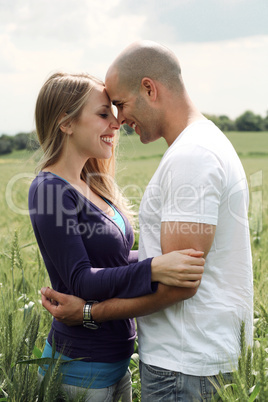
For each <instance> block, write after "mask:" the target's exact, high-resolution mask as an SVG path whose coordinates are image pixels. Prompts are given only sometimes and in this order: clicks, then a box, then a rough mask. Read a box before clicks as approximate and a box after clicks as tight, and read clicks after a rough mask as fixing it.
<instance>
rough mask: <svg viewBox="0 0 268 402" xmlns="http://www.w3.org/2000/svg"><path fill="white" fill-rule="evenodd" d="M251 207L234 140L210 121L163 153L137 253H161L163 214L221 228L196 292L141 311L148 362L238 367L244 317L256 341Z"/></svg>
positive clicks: (186, 369) (146, 199) (192, 371)
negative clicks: (147, 311)
mask: <svg viewBox="0 0 268 402" xmlns="http://www.w3.org/2000/svg"><path fill="white" fill-rule="evenodd" d="M247 211H248V187H247V181H246V177H245V173H244V169H243V167H242V164H241V162H240V160H239V158H238V156H237V154H236V152H235V150H234V148H233V146H232V145H231V143H230V142H229V140H228V139H227V138H226V137H225V135H224V134H223V133H222V132H221V131H220V130H219V129H218V128H217V127H216V126H215V125H214V124H213V123H212V122H211V121H208V120H200V121H197V122H195V123H193V124H191V125H189V126H188V127H187V128H186V129H185V130H184V131H183V132H182V133H181V134H180V135H179V136H178V138H177V139H176V140H175V141H174V142H173V144H172V145H171V146H170V147H169V148H168V150H167V151H166V153H165V154H164V156H163V158H162V160H161V162H160V165H159V167H158V169H157V171H156V172H155V174H154V176H153V178H152V179H151V181H150V183H149V185H148V187H147V188H146V191H145V193H144V196H143V199H142V202H141V205H140V212H139V220H140V244H139V259H140V260H143V259H145V258H147V257H153V256H157V255H160V254H162V251H161V244H160V228H161V222H172V221H179V222H198V223H207V224H211V225H216V234H215V238H214V241H213V244H212V247H211V249H210V251H209V253H208V255H207V258H206V263H205V272H204V275H203V278H202V281H201V284H200V286H199V289H198V291H197V293H196V295H195V296H194V297H192V298H191V299H188V300H185V301H182V302H179V303H177V304H175V305H173V306H171V307H168V308H166V309H164V310H161V311H159V312H157V313H154V314H151V315H149V316H145V317H140V318H138V319H137V322H138V336H139V354H140V359H141V360H142V361H143V362H144V363H147V364H150V365H154V366H158V367H162V368H165V369H168V370H174V371H178V372H182V373H184V374H189V375H198V376H208V375H215V374H218V373H219V371H221V372H223V373H224V372H230V371H231V370H232V369H233V368H234V367H236V363H237V358H238V355H239V353H240V327H241V323H242V321H244V322H245V326H246V337H247V342H248V344H251V342H252V319H253V280H252V262H251V249H250V236H249V228H248V216H247ZM205 227H206V226H205ZM196 229H197V225H196ZM182 230H183V225H182Z"/></svg>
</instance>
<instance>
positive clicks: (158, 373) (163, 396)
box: [140, 361, 231, 402]
mask: <svg viewBox="0 0 268 402" xmlns="http://www.w3.org/2000/svg"><path fill="white" fill-rule="evenodd" d="M223 376H224V378H225V379H226V380H227V379H229V380H231V374H229V373H228V374H224V375H223ZM140 377H141V400H142V402H200V401H201V402H203V401H210V400H211V397H212V395H215V394H216V392H217V391H216V389H215V387H214V386H213V384H212V383H211V381H212V382H216V384H218V381H217V378H216V376H213V377H198V376H192V375H186V374H182V373H178V372H175V371H170V370H166V369H163V368H160V367H156V366H150V365H148V364H145V363H142V362H141V361H140Z"/></svg>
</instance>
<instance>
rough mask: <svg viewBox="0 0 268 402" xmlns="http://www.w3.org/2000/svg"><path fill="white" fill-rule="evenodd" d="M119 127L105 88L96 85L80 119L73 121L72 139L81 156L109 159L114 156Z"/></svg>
mask: <svg viewBox="0 0 268 402" xmlns="http://www.w3.org/2000/svg"><path fill="white" fill-rule="evenodd" d="M119 127H120V124H119V123H118V121H117V119H116V117H115V116H114V114H113V111H112V107H111V102H110V100H109V98H108V96H107V94H106V91H105V88H104V87H103V86H101V85H96V86H95V87H94V88H93V89H92V90H91V92H90V94H89V96H88V101H87V103H86V104H85V106H84V108H83V110H82V113H81V115H80V117H79V119H78V120H77V121H74V122H72V123H71V130H72V135H71V136H70V141H71V143H72V144H73V146H74V148H75V149H76V151H77V152H78V153H79V155H81V156H82V155H83V156H85V157H87V158H98V159H108V158H110V157H111V156H112V148H113V141H114V137H115V133H116V130H118V129H119Z"/></svg>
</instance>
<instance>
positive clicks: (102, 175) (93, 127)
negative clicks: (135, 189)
mask: <svg viewBox="0 0 268 402" xmlns="http://www.w3.org/2000/svg"><path fill="white" fill-rule="evenodd" d="M35 119H36V129H37V134H38V138H39V141H40V144H41V146H42V148H43V151H44V155H43V158H42V160H41V163H40V169H41V171H40V173H39V174H38V175H37V177H36V178H35V179H34V181H33V182H32V184H31V187H30V190H29V210H30V216H31V221H32V225H33V229H34V232H35V236H36V239H37V242H38V245H39V248H40V251H41V253H42V256H43V259H44V261H45V265H46V268H47V270H48V273H49V276H50V280H51V283H52V286H53V288H54V289H56V290H57V291H59V292H63V293H66V294H74V295H76V296H79V297H81V298H83V299H85V300H88V299H91V300H96V301H102V300H105V299H110V298H112V297H121V298H132V297H139V296H143V295H146V294H150V293H154V292H155V291H156V290H157V286H158V284H157V282H162V283H164V284H166V285H174V284H175V283H176V285H178V277H179V278H180V279H181V281H179V286H197V285H198V283H199V280H200V279H201V273H202V269H203V268H202V265H203V264H204V260H203V259H202V258H195V257H190V256H185V255H182V254H180V253H179V252H173V253H170V254H167V255H165V256H159V257H156V258H153V259H152V258H148V259H147V260H145V261H142V262H139V263H138V262H134V261H135V258H134V257H135V253H134V252H130V249H131V247H132V245H133V240H134V235H133V230H132V228H131V226H130V223H129V222H130V221H132V214H131V211H130V209H129V207H128V205H127V202H126V200H125V199H124V197H123V196H122V194H121V193H120V191H119V189H118V188H117V187H116V184H115V181H114V164H115V157H114V148H115V142H116V141H115V139H116V137H115V135H116V130H118V129H119V123H118V121H117V119H116V118H115V116H114V115H113V112H112V109H111V104H110V101H109V98H108V96H107V94H106V92H105V88H104V85H103V83H102V82H101V81H99V80H97V79H96V78H94V77H92V76H89V75H88V74H66V73H56V74H53V75H52V76H51V77H50V78H49V79H48V80H47V81H46V82H45V84H44V85H43V87H42V89H41V91H40V93H39V96H38V99H37V103H36V111H35ZM196 255H198V256H201V253H199V254H198V253H197V254H196ZM186 257H187V259H186V261H187V268H188V269H186V270H185V258H186ZM132 261H133V262H132ZM167 268H169V269H168V270H167ZM166 271H168V273H166ZM185 271H186V273H183V272H185ZM189 281H194V282H193V283H192V284H191V282H189ZM93 327H94V324H93ZM95 328H96V329H97V330H95V331H94V330H91V331H90V330H88V329H87V328H84V327H83V326H75V327H68V326H66V325H64V324H62V323H60V322H57V321H55V320H54V321H53V324H52V328H51V331H50V333H49V335H48V339H47V343H46V346H45V350H44V353H43V356H44V357H51V355H52V347H51V345H52V338H54V340H55V344H56V350H57V352H58V353H59V352H62V351H63V352H64V356H63V358H64V359H67V360H68V359H71V358H83V359H82V360H81V361H76V362H71V363H69V364H68V365H64V368H63V369H62V370H63V372H64V377H63V388H65V390H67V391H68V392H69V393H70V392H73V391H74V393H76V392H77V390H79V389H83V388H88V391H87V398H88V399H86V400H89V399H90V400H91V401H106V400H107V401H112V400H119V398H120V397H122V400H123V401H131V382H130V374H129V372H128V364H129V360H130V356H131V354H132V353H133V346H134V339H135V325H134V321H133V320H130V319H128V320H117V321H108V322H105V323H103V324H102V325H101V327H99V325H98V324H97V323H95ZM40 373H41V374H44V371H42V370H40Z"/></svg>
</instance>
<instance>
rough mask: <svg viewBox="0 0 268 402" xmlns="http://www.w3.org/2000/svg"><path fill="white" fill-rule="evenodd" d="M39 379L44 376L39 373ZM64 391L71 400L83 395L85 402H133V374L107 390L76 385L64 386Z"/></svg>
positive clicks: (128, 372)
mask: <svg viewBox="0 0 268 402" xmlns="http://www.w3.org/2000/svg"><path fill="white" fill-rule="evenodd" d="M38 377H39V381H40V382H41V381H42V379H43V376H42V375H41V374H39V373H38ZM62 389H63V390H64V391H65V392H66V393H67V394H68V396H69V398H70V399H75V398H77V396H78V395H83V396H84V398H85V399H84V401H85V402H88V401H90V402H116V401H119V400H120V401H122V402H131V401H132V387H131V374H130V371H129V370H128V371H127V372H126V374H125V376H124V377H123V378H122V379H121V380H120V381H118V382H117V383H116V384H114V385H111V386H110V387H107V388H98V389H95V388H88V389H87V388H80V387H75V386H74V385H69V384H62ZM120 398H121V399H120Z"/></svg>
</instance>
